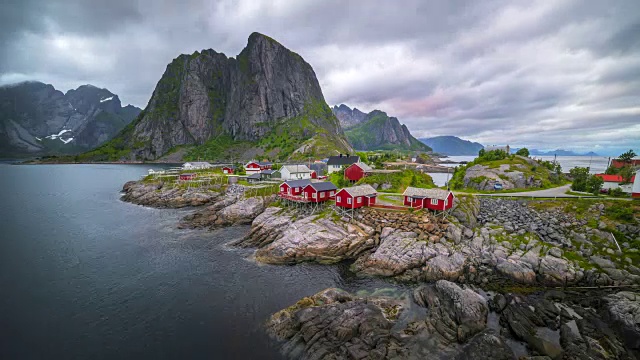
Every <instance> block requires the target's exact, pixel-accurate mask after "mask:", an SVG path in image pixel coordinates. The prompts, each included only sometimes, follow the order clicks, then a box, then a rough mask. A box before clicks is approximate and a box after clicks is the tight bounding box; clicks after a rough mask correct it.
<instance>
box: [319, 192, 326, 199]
mask: <svg viewBox="0 0 640 360" xmlns="http://www.w3.org/2000/svg"><path fill="white" fill-rule="evenodd" d="M324 195H325V193H324V191H322V192H320V198H321V199H322V198H324Z"/></svg>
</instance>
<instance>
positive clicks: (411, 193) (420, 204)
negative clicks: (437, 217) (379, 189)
mask: <svg viewBox="0 0 640 360" xmlns="http://www.w3.org/2000/svg"><path fill="white" fill-rule="evenodd" d="M402 195H403V196H404V205H405V206H410V207H414V208H424V209H430V210H440V211H444V210H447V209H451V207H453V199H454V195H453V193H452V192H451V191H448V190H442V189H422V188H415V187H411V186H409V187H408V188H407V189H406V190H405V191H404V193H402Z"/></svg>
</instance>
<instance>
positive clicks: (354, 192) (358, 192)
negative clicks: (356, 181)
mask: <svg viewBox="0 0 640 360" xmlns="http://www.w3.org/2000/svg"><path fill="white" fill-rule="evenodd" d="M342 190H345V191H346V192H348V193H349V194H350V195H351V196H363V195H364V196H366V195H373V194H375V193H376V189H374V188H373V187H372V186H371V185H367V184H365V185H358V186H352V187H348V188H344V189H342Z"/></svg>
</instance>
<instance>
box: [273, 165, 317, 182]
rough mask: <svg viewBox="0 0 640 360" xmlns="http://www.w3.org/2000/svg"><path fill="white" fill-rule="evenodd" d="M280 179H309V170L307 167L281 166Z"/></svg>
mask: <svg viewBox="0 0 640 360" xmlns="http://www.w3.org/2000/svg"><path fill="white" fill-rule="evenodd" d="M280 177H281V178H282V179H284V180H302V179H311V169H309V168H308V167H307V165H283V166H282V167H281V168H280Z"/></svg>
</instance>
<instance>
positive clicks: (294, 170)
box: [280, 165, 311, 174]
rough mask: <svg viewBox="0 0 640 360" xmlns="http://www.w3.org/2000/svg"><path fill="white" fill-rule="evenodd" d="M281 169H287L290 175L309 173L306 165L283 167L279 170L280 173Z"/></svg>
mask: <svg viewBox="0 0 640 360" xmlns="http://www.w3.org/2000/svg"><path fill="white" fill-rule="evenodd" d="M283 169H287V170H288V171H289V173H290V174H295V173H310V172H311V170H309V168H308V167H307V165H284V166H282V169H280V172H282V170H283Z"/></svg>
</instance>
